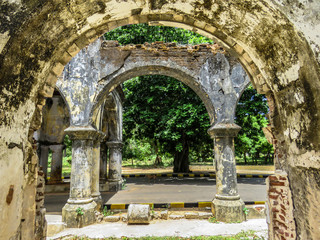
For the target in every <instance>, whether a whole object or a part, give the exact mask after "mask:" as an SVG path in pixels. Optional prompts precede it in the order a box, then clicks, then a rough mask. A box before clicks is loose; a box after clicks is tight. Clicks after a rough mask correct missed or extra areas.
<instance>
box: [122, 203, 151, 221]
mask: <svg viewBox="0 0 320 240" xmlns="http://www.w3.org/2000/svg"><path fill="white" fill-rule="evenodd" d="M127 216H128V224H148V223H150V220H151V215H150V206H149V205H145V204H130V205H129V207H128V215H127Z"/></svg>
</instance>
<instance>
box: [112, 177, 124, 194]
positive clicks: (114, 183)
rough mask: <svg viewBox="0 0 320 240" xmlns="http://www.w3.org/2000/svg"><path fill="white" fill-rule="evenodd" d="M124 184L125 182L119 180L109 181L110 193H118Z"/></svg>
mask: <svg viewBox="0 0 320 240" xmlns="http://www.w3.org/2000/svg"><path fill="white" fill-rule="evenodd" d="M122 183H123V180H122V179H121V180H118V181H108V185H109V191H110V192H117V191H119V190H121V189H122Z"/></svg>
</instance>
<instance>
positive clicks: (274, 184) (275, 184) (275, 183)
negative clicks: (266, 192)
mask: <svg viewBox="0 0 320 240" xmlns="http://www.w3.org/2000/svg"><path fill="white" fill-rule="evenodd" d="M270 184H271V185H272V186H285V183H284V182H279V181H270Z"/></svg>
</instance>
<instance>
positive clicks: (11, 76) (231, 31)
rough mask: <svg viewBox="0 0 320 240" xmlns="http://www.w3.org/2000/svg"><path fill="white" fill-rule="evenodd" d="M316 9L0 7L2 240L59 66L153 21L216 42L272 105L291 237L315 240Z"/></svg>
mask: <svg viewBox="0 0 320 240" xmlns="http://www.w3.org/2000/svg"><path fill="white" fill-rule="evenodd" d="M319 5H320V3H319V1H304V0H260V1H256V0H247V1H239V0H230V1H223V0H215V1H203V2H200V1H198V0H186V1H180V0H178V1H171V0H168V1H156V0H150V1H142V0H141V1H140V0H137V1H131V0H128V1H118V0H111V1H104V0H90V1H82V0H80V1H65V2H61V1H41V0H39V1H20V0H12V1H7V0H4V1H2V2H1V4H0V22H1V25H0V69H1V70H0V79H1V80H0V120H1V126H0V136H1V138H0V159H1V160H0V169H1V171H0V177H1V179H3V181H1V183H0V189H1V193H0V199H1V200H0V211H1V214H0V216H1V219H0V221H1V224H0V232H1V233H2V236H1V237H3V238H4V239H10V237H12V239H15V238H18V237H19V235H20V226H21V224H20V223H21V219H22V211H23V210H22V202H23V197H22V196H23V189H25V186H26V184H25V180H24V179H28V173H27V172H28V171H26V170H25V168H24V166H25V161H27V159H30V158H26V157H25V156H26V155H27V154H26V153H27V151H28V149H29V148H28V146H29V145H30V144H29V143H28V136H29V129H30V125H31V122H32V119H33V116H37V115H39V114H40V112H41V106H42V105H43V104H44V101H43V97H50V96H51V95H52V93H53V88H54V85H55V81H56V79H57V76H60V74H61V73H62V70H63V67H64V65H65V64H66V63H67V62H68V61H69V60H71V58H72V57H73V56H75V55H76V54H77V53H78V52H79V50H80V49H82V48H83V47H85V46H87V45H88V44H89V43H90V42H92V41H93V40H95V39H96V38H97V37H98V36H100V35H102V34H103V33H104V32H106V31H109V30H111V29H113V28H115V27H117V26H122V25H125V24H134V23H143V22H154V23H155V24H164V25H170V24H172V23H174V24H177V25H179V24H180V25H179V26H183V27H184V28H189V29H192V30H194V31H198V32H199V33H202V34H205V35H207V36H209V37H213V38H215V39H217V40H218V41H219V42H221V43H222V44H224V46H225V47H226V48H227V49H228V51H230V52H232V53H233V54H234V55H235V56H237V57H238V58H239V59H240V61H241V63H242V65H243V66H244V68H245V69H246V70H247V72H248V74H249V75H250V77H251V80H252V81H253V83H254V85H255V86H256V87H257V89H258V91H259V92H260V93H265V94H267V95H269V96H271V98H273V99H274V102H275V106H276V107H277V110H276V115H275V116H274V118H273V119H274V126H273V129H272V130H273V134H274V136H275V137H276V139H277V140H278V141H279V142H281V144H282V146H283V147H282V148H283V150H284V151H285V154H284V156H286V159H282V160H281V161H282V162H283V163H284V164H283V165H282V168H283V169H284V170H286V171H287V172H288V176H289V182H290V189H291V190H292V196H293V205H294V213H295V215H294V216H295V221H296V226H297V228H296V229H297V238H298V239H315V238H316V237H317V236H319V235H320V234H319V232H318V230H317V229H318V226H319V224H320V223H319V217H318V216H319V215H320V209H319V207H318V204H317V200H316V199H319V197H320V196H319V194H320V188H319V185H318V183H319V178H320V174H319V169H320V165H319V164H320V161H319V160H320V154H319V148H320V130H319V127H318V126H319V125H320V118H319V116H320V107H319V106H320V94H319V91H320V90H319V89H320V80H319V78H320V70H319V49H318V46H319V44H320V41H319V36H317V32H318V31H317V29H318V26H319V17H318V14H319V12H320V11H319V10H318V9H319ZM317 59H318V61H317ZM39 109H40V110H39ZM39 127H40V126H39ZM31 169H32V168H31ZM30 174H31V175H30V176H33V175H32V174H33V173H32V172H30ZM24 176H26V177H24ZM11 185H13V191H12V190H11V189H12V188H11ZM7 196H8V199H9V200H10V199H11V200H10V201H8V202H7V201H6V199H7ZM3 216H5V219H4V218H3ZM29 224H33V223H31V222H30V223H29ZM25 239H28V238H26V237H25Z"/></svg>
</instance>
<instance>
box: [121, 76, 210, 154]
mask: <svg viewBox="0 0 320 240" xmlns="http://www.w3.org/2000/svg"><path fill="white" fill-rule="evenodd" d="M124 93H125V95H126V102H125V104H124V115H123V116H124V117H123V123H124V125H123V126H124V136H125V138H126V139H129V138H134V139H140V140H141V139H148V140H149V143H150V145H152V146H154V148H158V149H157V151H159V152H160V153H161V154H164V153H165V152H168V153H170V154H172V155H173V154H175V153H176V152H181V151H182V150H183V140H185V141H187V142H188V144H189V146H190V148H193V149H198V148H202V149H205V148H207V149H208V148H210V147H208V146H207V145H211V149H212V142H211V140H210V138H209V136H208V134H207V133H206V131H207V129H208V128H209V127H210V125H209V116H208V114H207V112H206V109H205V107H204V105H203V103H202V101H201V100H200V98H199V97H198V96H197V95H196V94H195V93H194V92H193V91H192V90H191V89H190V88H189V87H187V86H186V85H184V84H182V83H181V82H178V81H177V80H175V79H173V78H170V77H166V76H159V75H154V76H142V77H137V78H133V79H130V80H128V81H127V82H125V84H124ZM194 155H196V154H194Z"/></svg>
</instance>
